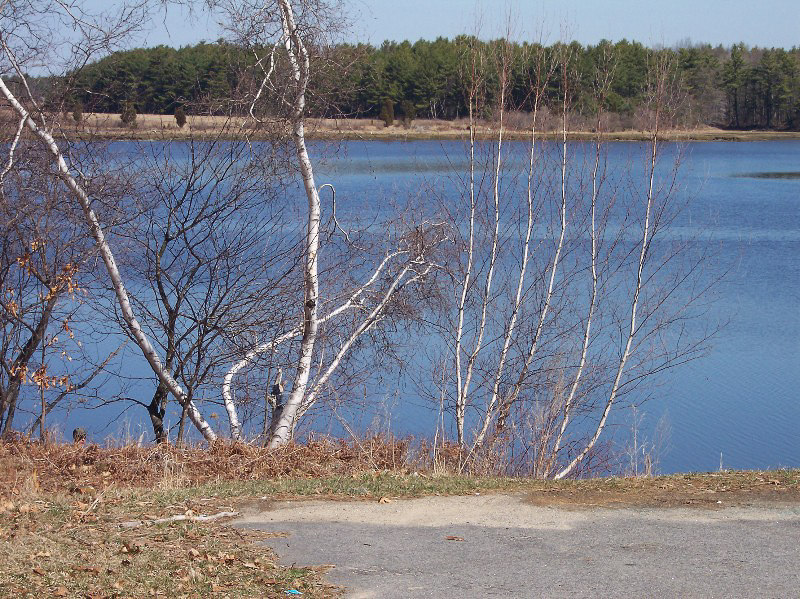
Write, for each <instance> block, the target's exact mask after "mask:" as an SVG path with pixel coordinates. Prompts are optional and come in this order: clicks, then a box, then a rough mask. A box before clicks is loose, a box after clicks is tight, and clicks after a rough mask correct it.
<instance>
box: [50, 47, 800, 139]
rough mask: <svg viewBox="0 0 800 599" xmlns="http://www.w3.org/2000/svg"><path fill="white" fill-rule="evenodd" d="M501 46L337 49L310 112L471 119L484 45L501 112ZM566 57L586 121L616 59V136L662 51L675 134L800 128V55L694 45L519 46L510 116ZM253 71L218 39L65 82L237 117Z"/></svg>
mask: <svg viewBox="0 0 800 599" xmlns="http://www.w3.org/2000/svg"><path fill="white" fill-rule="evenodd" d="M503 43H505V42H501V41H479V40H476V39H475V38H473V37H468V36H459V37H457V38H455V39H452V40H451V39H445V38H439V39H436V40H435V41H426V40H419V41H416V42H414V43H411V42H408V41H404V42H401V43H397V42H388V41H387V42H384V43H383V44H382V45H380V46H379V47H375V46H371V45H366V44H356V45H353V44H339V45H336V46H333V47H329V48H326V49H324V50H320V51H319V52H318V53H317V54H318V57H317V61H318V67H319V68H317V69H316V70H315V71H314V72H315V74H316V75H315V77H314V79H313V80H312V82H311V86H310V94H309V105H310V106H309V108H310V114H311V115H313V116H318V117H369V118H380V115H381V111H382V110H384V111H385V110H386V106H387V105H388V106H389V107H390V108H392V107H393V108H394V110H395V111H396V112H397V114H398V115H399V116H404V117H410V118H414V116H416V117H417V118H433V119H457V118H459V117H463V116H465V114H466V111H467V108H466V107H467V105H468V100H467V97H466V93H467V92H466V90H467V88H468V86H469V82H468V81H467V79H468V74H469V73H470V68H469V60H470V49H474V48H475V47H476V46H480V47H481V50H482V52H483V56H484V59H483V61H484V62H483V69H484V70H483V71H482V72H483V75H482V77H483V84H482V85H483V89H484V93H485V96H486V99H487V101H486V103H485V104H486V106H492V105H493V104H494V103H493V102H492V101H491V96H492V94H493V93H496V91H497V90H496V89H495V88H496V86H497V80H498V77H497V68H498V67H497V64H498V63H497V60H496V59H495V60H493V59H492V58H491V57H492V56H493V54H492V51H493V50H496V49H497V47H498V46H499V45H500V44H503ZM564 49H566V50H567V51H568V52H569V55H570V57H571V63H570V64H571V65H572V66H571V69H570V87H571V89H570V96H571V105H572V110H573V113H574V114H575V117H576V118H577V119H580V116H581V115H588V114H590V113H592V112H593V111H594V108H595V106H594V103H595V102H596V99H595V98H596V94H595V90H594V84H595V83H594V73H595V72H596V71H597V67H599V66H600V64H601V62H603V61H608V60H612V61H613V65H614V68H613V82H612V85H611V89H610V92H609V93H607V94H606V95H605V99H604V103H605V106H604V109H605V110H606V111H607V112H608V113H609V115H610V118H613V119H616V120H615V121H612V122H611V123H610V124H609V126H611V127H612V128H613V127H617V128H629V127H635V126H636V114H637V109H638V108H639V106H640V104H641V101H642V99H643V93H644V89H645V87H646V81H645V79H646V76H647V72H648V69H647V66H648V62H649V61H651V60H653V55H654V53H655V52H667V53H670V54H671V57H672V58H673V60H672V64H673V68H674V69H675V71H676V75H677V76H678V78H679V80H680V82H681V86H682V92H683V93H682V102H681V108H680V110H679V117H678V119H677V121H676V125H678V126H697V125H702V124H709V125H716V126H720V127H727V128H732V129H751V128H761V129H789V130H797V129H800V48H797V47H795V48H792V49H790V50H786V49H782V48H770V49H767V48H750V47H747V46H746V45H744V44H737V45H734V46H733V47H730V48H725V47H722V46H717V47H712V46H711V45H703V44H696V45H689V46H687V47H676V48H671V49H660V50H654V49H652V48H648V47H647V46H645V45H643V44H641V43H638V42H631V41H626V40H622V41H619V42H615V43H612V42H609V41H603V42H600V43H599V44H597V45H586V46H584V45H581V44H579V43H577V42H573V43H571V44H569V45H568V46H564V45H560V44H555V45H552V46H547V47H542V46H538V45H536V44H529V43H515V44H513V45H512V46H511V47H510V56H511V61H510V69H511V89H510V102H509V103H510V106H511V108H512V109H514V110H517V111H520V113H522V114H524V113H525V112H526V111H529V110H530V108H531V98H530V97H528V96H527V95H526V94H527V91H526V90H528V89H530V86H529V83H530V80H531V78H532V77H535V76H536V73H537V72H541V68H542V64H543V61H544V62H546V60H547V56H548V55H552V54H553V53H554V52H556V51H563V50H564ZM264 54H267V52H266V51H265V53H264ZM473 56H474V54H473ZM494 56H497V52H495V54H494ZM542 57H544V59H543V58H542ZM253 61H254V58H253V55H252V54H248V53H246V52H245V51H243V50H242V49H241V48H239V47H237V46H235V45H232V44H230V43H227V42H224V41H222V40H220V41H218V42H216V43H205V42H203V43H199V44H197V45H194V46H186V47H182V48H179V49H175V48H170V47H166V46H158V47H154V48H149V49H134V50H129V51H125V52H118V53H115V54H112V55H109V56H107V57H105V58H103V59H102V60H99V61H97V62H94V63H91V64H88V65H86V66H85V67H84V68H82V69H81V70H80V71H76V72H74V73H71V74H70V75H69V76H68V77H67V78H66V79H67V80H69V81H70V82H71V85H69V87H68V89H69V90H71V91H69V94H70V95H71V98H70V101H71V102H73V103H74V104H75V105H77V106H79V107H80V109H81V110H86V111H94V112H121V111H122V110H123V109H124V107H125V105H126V104H132V105H133V106H135V109H136V111H137V112H139V113H156V114H174V112H175V110H176V109H177V108H178V107H180V108H181V109H182V110H183V109H185V110H186V112H187V113H189V114H191V113H204V114H229V113H235V112H236V110H237V107H236V106H235V103H234V102H233V101H232V100H231V99H232V98H236V97H242V94H241V91H242V90H243V89H251V90H252V88H253V86H254V85H257V82H254V81H250V80H248V76H250V77H251V76H252V75H247V74H246V73H247V72H248V70H247V68H246V67H247V66H248V65H250V64H252V62H253ZM323 65H324V66H323ZM537 69H538V71H537ZM561 81H562V79H561V78H560V77H559V76H554V77H553V82H552V84H551V85H550V87H549V88H548V93H549V94H550V96H551V98H552V99H555V98H557V97H559V94H560V89H559V87H560V85H562V83H561ZM51 88H52V86H51ZM62 89H64V88H62ZM545 104H547V98H545ZM240 109H241V107H240ZM405 113H407V114H405ZM480 116H483V117H490V116H491V115H489V114H484V115H480ZM573 122H575V121H573ZM587 123H588V121H587ZM577 125H578V126H580V123H578V124H577Z"/></svg>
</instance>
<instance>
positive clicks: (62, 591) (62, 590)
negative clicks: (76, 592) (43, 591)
mask: <svg viewBox="0 0 800 599" xmlns="http://www.w3.org/2000/svg"><path fill="white" fill-rule="evenodd" d="M67 592H68V591H67V587H58V588H57V589H56V590H55V591H53V597H66V596H67Z"/></svg>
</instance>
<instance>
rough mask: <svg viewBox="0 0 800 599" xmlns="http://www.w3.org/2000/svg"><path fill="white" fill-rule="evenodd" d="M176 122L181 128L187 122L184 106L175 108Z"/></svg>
mask: <svg viewBox="0 0 800 599" xmlns="http://www.w3.org/2000/svg"><path fill="white" fill-rule="evenodd" d="M175 122H176V123H177V124H178V127H180V128H181V129H183V126H184V125H185V124H186V113H185V112H184V111H183V106H178V107H177V108H176V109H175Z"/></svg>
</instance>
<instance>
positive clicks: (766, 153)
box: [58, 141, 800, 472]
mask: <svg viewBox="0 0 800 599" xmlns="http://www.w3.org/2000/svg"><path fill="white" fill-rule="evenodd" d="M586 147H587V146H585V145H583V146H581V145H580V144H575V145H574V151H575V152H576V153H578V154H579V153H580V152H582V151H585V149H586ZM640 150H641V146H640V145H639V144H636V143H615V144H611V146H610V149H609V166H610V170H612V171H614V170H615V169H616V170H617V171H624V170H625V169H628V170H630V169H633V170H635V169H637V168H640V167H641V164H639V163H637V162H636V161H637V160H639V159H638V158H637V156H639V155H640ZM681 150H682V151H683V152H684V154H683V159H682V164H681V168H680V172H679V177H678V187H677V191H676V198H677V199H678V201H679V203H680V204H685V208H684V209H683V211H682V212H680V214H679V215H678V217H677V218H676V220H675V221H674V223H672V225H671V227H670V228H669V229H668V230H666V231H665V232H664V237H665V238H666V239H686V238H692V239H695V242H694V245H693V246H692V247H693V249H692V251H693V252H696V253H697V255H699V254H700V253H707V254H708V256H709V257H708V258H707V259H706V260H705V262H704V264H703V272H702V277H703V278H704V280H715V279H717V278H719V279H720V280H719V282H718V283H716V284H715V285H714V287H713V289H712V290H711V292H710V293H709V294H708V296H707V297H706V298H705V299H706V300H707V301H704V311H703V314H702V316H701V318H700V320H699V321H696V322H694V323H693V324H692V327H690V329H691V330H693V331H695V332H697V331H701V330H703V329H704V326H705V325H707V326H708V327H709V328H712V329H713V328H716V327H718V326H719V325H722V326H721V328H720V329H719V331H718V332H717V333H716V334H715V336H714V337H713V338H712V339H711V340H710V342H709V346H708V351H707V352H706V353H705V354H704V355H703V356H702V357H700V358H699V359H696V360H694V361H692V362H691V363H689V364H686V365H683V366H680V367H676V368H674V369H672V370H670V371H669V372H668V373H667V374H666V375H663V376H661V377H660V379H659V380H658V381H657V383H658V384H657V386H655V387H654V388H653V389H652V390H651V392H650V393H648V396H652V399H650V400H649V401H647V402H644V403H643V404H641V405H640V406H639V407H638V408H637V415H638V416H639V417H641V423H640V425H639V430H637V437H638V439H639V440H642V439H645V440H655V439H656V437H659V436H660V437H663V438H662V440H661V442H660V443H659V447H658V448H657V450H656V452H657V458H658V460H659V469H660V470H661V471H662V472H674V471H687V470H715V469H717V468H718V467H719V466H720V464H722V465H723V467H726V468H775V467H786V466H789V467H800V434H799V433H798V431H800V409H798V403H799V402H798V399H800V393H798V389H800V368H798V366H799V365H800V364H799V363H798V357H799V356H800V317H799V316H798V309H797V307H798V305H799V304H800V302H799V301H798V300H800V179H797V178H774V179H773V178H768V177H764V176H763V175H762V174H763V173H792V172H797V171H800V141H786V142H781V141H772V142H745V143H730V142H728V143H725V142H703V143H691V144H688V145H687V146H685V147H683V148H682V149H681ZM678 151H679V149H678V147H677V146H667V148H666V152H665V153H666V155H667V156H668V157H670V156H673V155H674V154H675V153H676V152H678ZM314 152H315V155H316V157H317V158H318V159H320V160H321V162H320V165H319V167H318V173H317V174H318V183H320V184H321V183H326V182H332V183H335V185H336V189H337V210H338V211H339V217H340V219H341V222H342V224H343V226H345V227H347V226H350V225H354V224H355V223H356V222H357V221H359V220H362V221H369V220H370V219H371V218H372V217H373V216H374V215H385V214H386V213H388V212H390V211H391V210H395V209H396V205H397V204H398V203H399V204H405V203H406V201H407V200H408V198H412V199H413V200H414V201H416V202H417V203H418V204H420V205H422V206H425V204H426V201H427V199H428V197H429V196H430V195H431V194H433V193H436V194H437V195H438V196H440V197H441V196H444V197H445V198H446V197H447V193H452V191H451V192H448V189H452V188H451V187H449V185H450V183H451V182H452V180H453V178H454V177H455V178H457V177H459V176H463V172H464V167H465V163H464V147H463V144H462V143H461V142H408V143H400V142H347V143H345V144H343V145H342V146H341V147H338V148H336V149H332V148H331V147H329V146H323V145H317V146H315V147H314ZM517 158H519V157H517ZM512 162H513V160H512ZM667 162H668V163H669V161H667ZM521 165H522V163H521V162H520V166H521ZM665 168H666V167H665ZM756 175H758V176H756ZM295 191H296V194H297V196H296V200H297V203H298V210H301V208H302V196H301V190H300V189H299V188H298V189H296V190H295ZM325 201H327V200H325ZM328 207H329V206H328V205H326V208H328ZM418 342H419V341H418ZM125 372H126V373H130V374H139V375H142V376H145V378H146V379H148V380H145V381H144V382H141V381H140V382H139V383H136V382H135V381H134V382H133V383H131V385H132V388H133V389H134V390H135V388H136V385H137V384H139V385H141V392H140V393H139V395H138V396H139V397H142V398H149V396H150V395H151V394H152V388H153V386H152V380H149V377H147V376H146V375H147V370H146V367H145V366H143V364H142V361H141V358H140V357H139V356H138V355H137V354H136V352H134V351H131V350H126V355H125ZM128 392H129V393H133V392H132V391H131V390H130V389H128ZM378 396H380V397H378ZM376 397H378V398H379V399H380V400H381V402H379V403H378V404H377V405H376V406H375V407H374V409H373V410H372V412H370V411H369V410H367V414H366V415H365V416H364V418H365V421H366V422H369V421H370V419H371V418H373V417H375V418H378V419H380V420H381V421H388V420H389V416H388V415H387V414H386V411H387V405H388V406H393V409H392V410H391V411H392V414H391V422H392V426H393V427H394V428H395V430H396V431H397V432H399V433H404V432H412V433H416V434H430V435H432V433H433V427H434V426H435V422H434V420H435V409H434V408H431V406H430V404H428V403H427V402H425V401H423V400H421V399H420V398H419V397H416V396H415V395H414V392H413V389H411V388H410V387H409V385H407V384H402V383H401V382H399V381H398V380H394V381H392V380H388V379H384V381H382V384H381V392H380V393H376ZM128 408H129V409H127V410H125V411H123V410H121V409H120V408H118V407H112V408H110V410H111V411H109V409H106V410H104V411H100V412H98V411H92V412H88V411H86V410H83V409H80V408H77V409H74V410H72V411H71V412H70V413H69V414H65V413H61V414H60V415H59V416H58V417H60V418H61V426H63V428H64V429H65V430H71V427H72V426H74V425H76V424H78V423H80V424H81V425H86V423H87V422H93V423H94V425H93V426H91V427H90V428H91V432H92V433H93V434H94V435H95V437H96V438H99V437H101V436H103V435H105V434H109V433H110V434H114V435H119V434H120V433H124V432H129V433H130V434H131V436H133V437H134V438H135V437H137V436H138V435H139V434H140V432H145V433H146V438H149V436H150V432H149V423H148V421H147V417H146V414H145V412H144V410H143V409H142V408H140V407H137V406H134V407H131V406H128ZM215 411H216V412H218V413H220V414H221V415H224V412H222V411H221V410H220V409H219V408H216V409H215ZM169 417H171V418H172V422H173V423H174V422H175V420H176V419H177V415H176V414H174V413H171V415H170V416H169ZM614 417H615V420H614V422H615V425H614V426H613V427H612V428H610V429H609V430H608V432H607V434H606V437H607V438H610V439H613V440H614V442H615V443H616V444H617V446H618V449H620V451H621V448H622V447H624V446H625V445H626V444H627V443H628V442H629V437H630V422H631V418H632V413H631V412H630V409H629V408H622V407H621V411H617V412H614ZM218 422H219V421H218ZM223 428H224V427H223ZM658 431H660V432H658ZM665 431H666V432H667V434H664V432H665Z"/></svg>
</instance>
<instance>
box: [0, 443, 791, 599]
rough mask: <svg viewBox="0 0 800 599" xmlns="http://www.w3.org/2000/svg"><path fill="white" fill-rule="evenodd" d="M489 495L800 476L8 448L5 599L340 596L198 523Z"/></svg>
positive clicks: (568, 502) (631, 495) (752, 494)
mask: <svg viewBox="0 0 800 599" xmlns="http://www.w3.org/2000/svg"><path fill="white" fill-rule="evenodd" d="M487 492H515V493H524V494H525V496H526V498H527V500H528V502H529V503H531V504H532V505H535V506H557V507H561V508H566V509H577V508H586V507H604V508H613V507H624V506H638V507H695V508H701V509H719V508H724V507H729V506H734V505H776V504H798V503H800V471H798V470H780V471H769V472H749V471H748V472H733V471H724V472H717V473H709V474H680V475H672V476H665V477H657V478H647V479H645V478H604V479H590V480H578V481H559V482H553V481H540V480H527V479H520V478H503V477H479V476H458V475H455V474H453V473H452V471H450V472H448V468H447V467H446V464H445V465H444V467H443V469H442V471H438V470H434V469H433V468H430V467H428V466H426V465H425V464H424V463H422V462H419V461H414V460H412V459H410V457H409V454H408V453H407V452H406V447H405V446H403V445H402V444H401V443H394V442H390V443H387V442H381V441H380V440H371V441H370V440H365V441H364V442H359V443H358V444H357V445H353V444H348V443H344V442H336V441H320V442H317V443H312V444H311V445H307V446H292V447H288V448H286V449H284V450H281V451H267V450H264V449H261V448H255V447H249V446H246V445H217V446H215V447H213V448H211V449H184V450H179V449H175V448H173V447H150V448H139V447H123V448H105V449H104V448H99V447H97V446H90V447H75V446H72V445H49V446H42V445H40V444H36V443H24V442H19V443H0V563H2V564H3V567H2V568H0V596H8V597H10V596H14V597H45V596H49V597H86V598H90V599H99V598H100V597H103V598H106V597H230V598H234V597H285V596H286V594H285V591H286V590H289V589H296V590H298V591H300V592H302V593H303V594H304V596H305V597H335V596H337V595H338V590H337V589H335V588H333V587H331V586H329V585H327V584H326V583H325V581H324V576H323V574H324V571H325V569H324V568H312V567H284V566H280V565H278V564H276V562H275V557H274V555H273V554H272V553H271V552H270V550H268V549H266V548H265V547H262V546H259V545H258V544H257V543H258V541H259V540H263V539H264V538H266V537H267V536H269V535H270V533H264V532H255V531H243V530H240V529H236V528H233V527H231V526H230V525H229V522H230V520H231V518H232V517H229V516H222V517H219V518H217V519H214V520H212V521H200V520H198V519H197V518H198V517H202V516H216V515H219V514H228V513H248V512H254V511H261V510H266V509H270V506H271V504H272V503H273V502H274V501H275V500H283V499H289V500H291V499H300V498H307V497H313V498H318V499H319V498H337V499H350V500H355V501H375V502H387V501H395V500H398V499H402V498H408V497H418V496H424V495H437V494H438V495H463V494H473V493H487ZM281 534H283V533H281V532H275V533H271V535H272V536H276V535H277V536H280V535H281Z"/></svg>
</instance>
